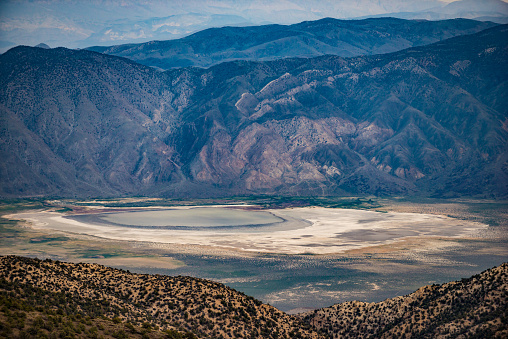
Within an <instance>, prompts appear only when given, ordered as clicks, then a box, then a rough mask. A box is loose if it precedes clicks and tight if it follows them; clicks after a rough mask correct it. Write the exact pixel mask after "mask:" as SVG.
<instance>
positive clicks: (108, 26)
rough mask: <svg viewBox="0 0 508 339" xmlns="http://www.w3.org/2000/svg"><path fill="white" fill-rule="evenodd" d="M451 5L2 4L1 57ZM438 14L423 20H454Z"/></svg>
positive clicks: (424, 0)
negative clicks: (25, 50) (43, 46)
mask: <svg viewBox="0 0 508 339" xmlns="http://www.w3.org/2000/svg"><path fill="white" fill-rule="evenodd" d="M507 1H508V0H507ZM448 2H451V0H314V1H313V0H276V1H274V0H167V1H162V0H156V1H148V0H140V1H135V0H0V52H3V51H5V50H6V49H7V48H9V47H12V46H14V45H17V44H26V45H35V44H38V43H41V42H44V43H47V44H49V45H50V46H51V47H57V46H65V47H71V48H75V47H87V46H91V45H114V44H121V43H128V42H142V41H149V40H164V39H174V38H178V37H182V36H185V35H188V34H191V33H193V32H195V31H198V30H202V29H205V28H208V27H218V26H219V27H220V26H226V25H235V26H241V25H259V24H266V23H280V24H291V23H296V22H301V21H304V20H317V19H320V18H323V17H334V18H339V19H347V18H357V17H365V16H374V15H380V14H386V13H397V12H418V11H436V10H437V11H439V10H440V9H441V8H443V7H444V6H446V5H447V3H448ZM462 2H469V5H468V6H466V8H473V7H475V8H474V11H475V13H476V14H478V13H480V14H478V15H483V14H481V13H483V12H485V13H486V14H485V15H486V16H488V15H490V14H488V13H487V12H486V11H485V10H484V9H483V8H484V7H485V8H486V7H488V8H489V10H490V9H491V8H494V9H495V11H505V9H503V8H502V7H503V6H508V5H507V4H506V3H504V2H501V1H500V0H463V1H462ZM500 4H501V5H500ZM487 5H488V6H487ZM478 6H480V7H478ZM482 6H483V7H482ZM496 6H497V7H496ZM476 7H478V8H476ZM506 12H507V13H506V14H507V15H508V10H506ZM440 15H441V16H440V17H433V16H428V15H427V16H423V18H426V19H436V18H438V19H441V18H447V17H450V16H451V17H453V15H454V14H453V13H451V14H450V13H448V14H446V15H447V16H445V15H444V14H440Z"/></svg>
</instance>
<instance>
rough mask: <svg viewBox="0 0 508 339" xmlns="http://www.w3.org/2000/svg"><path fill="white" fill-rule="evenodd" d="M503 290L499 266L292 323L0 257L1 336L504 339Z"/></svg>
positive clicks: (133, 280)
mask: <svg viewBox="0 0 508 339" xmlns="http://www.w3.org/2000/svg"><path fill="white" fill-rule="evenodd" d="M507 288H508V264H506V263H505V264H503V265H501V266H499V267H496V268H493V269H491V270H487V271H485V272H482V273H481V274H478V275H475V276H473V277H471V278H469V279H462V280H461V281H457V282H452V283H447V284H443V285H432V286H426V287H422V288H421V289H419V290H418V291H416V292H415V293H412V294H410V295H408V296H405V297H397V298H394V299H388V300H386V301H383V302H380V303H363V302H346V303H342V304H337V305H335V306H332V307H328V308H323V309H319V310H316V311H315V312H311V313H308V314H302V315H300V316H299V319H298V318H296V317H293V316H289V315H287V314H285V313H283V312H280V311H279V310H277V309H275V308H274V307H272V306H269V305H264V304H262V303H261V302H259V301H257V300H255V299H253V298H251V297H248V296H246V295H244V294H242V293H239V292H237V291H235V290H232V289H230V288H228V287H226V286H224V285H222V284H218V283H214V282H210V281H206V280H203V279H195V278H189V277H180V276H178V277H168V276H160V275H146V274H132V273H129V272H126V271H122V270H117V269H112V268H107V267H104V266H101V265H97V264H71V263H63V262H58V261H51V260H44V261H42V260H39V259H29V258H22V257H15V256H7V257H1V258H0V300H1V301H2V304H3V306H4V307H2V308H1V309H0V325H1V326H0V335H5V336H7V337H16V336H18V335H21V334H22V333H29V334H32V335H37V334H40V335H44V334H48V333H49V332H51V333H56V334H59V335H60V334H62V333H63V334H68V335H71V336H72V335H75V336H77V337H84V338H87V337H94V335H95V337H97V334H98V333H100V334H103V335H105V336H106V337H116V338H120V337H140V336H142V335H144V336H146V335H150V337H154V338H155V337H166V338H182V337H184V336H185V338H192V337H193V336H192V333H194V335H197V336H198V337H203V338H209V337H213V338H221V337H222V338H320V337H322V338H326V337H332V338H342V337H345V338H367V337H376V338H395V337H399V338H400V337H403V338H409V337H423V338H435V337H443V338H447V337H457V336H459V335H463V336H464V337H467V338H485V337H499V338H503V337H506V335H507V334H508V326H507V324H508V322H507V320H508V319H507V318H508V303H507V300H508V289H507ZM8 305H9V306H8ZM108 319H109V320H108Z"/></svg>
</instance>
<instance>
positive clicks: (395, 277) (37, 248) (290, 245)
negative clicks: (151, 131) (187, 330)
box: [0, 200, 508, 312]
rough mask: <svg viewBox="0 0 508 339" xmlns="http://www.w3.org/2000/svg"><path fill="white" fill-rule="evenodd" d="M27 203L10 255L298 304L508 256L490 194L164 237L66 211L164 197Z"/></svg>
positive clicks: (395, 288) (374, 290) (299, 210)
mask: <svg viewBox="0 0 508 339" xmlns="http://www.w3.org/2000/svg"><path fill="white" fill-rule="evenodd" d="M24 203H25V205H27V206H22V204H23V203H19V205H18V206H12V205H9V206H11V207H10V208H12V209H10V208H8V207H7V206H8V205H4V208H3V212H2V215H3V216H4V218H3V219H2V220H3V221H2V225H1V227H2V234H4V235H5V236H4V237H3V238H2V239H1V240H0V254H15V255H24V256H32V257H39V258H53V259H58V260H64V261H73V262H90V263H91V262H95V263H100V264H104V265H108V266H112V267H119V268H124V269H129V270H131V271H133V272H141V273H162V274H169V275H180V274H181V275H191V276H196V277H202V278H208V279H212V280H215V281H220V282H223V283H225V284H227V285H229V286H232V287H234V288H236V289H238V290H241V291H243V292H245V293H247V294H249V295H253V296H255V297H257V298H259V299H261V300H262V301H264V302H269V303H270V304H272V305H274V306H276V307H278V308H279V309H282V310H284V311H292V312H299V311H302V310H305V309H309V308H310V309H314V308H318V307H325V306H329V305H332V304H334V303H337V302H343V301H348V300H361V301H369V302H372V301H381V300H384V299H386V298H388V297H394V296H397V295H403V294H407V293H410V292H411V291H413V290H415V289H417V288H418V287H420V286H422V285H427V284H432V283H442V282H446V281H450V280H455V279H459V278H462V277H467V276H469V275H471V274H474V273H475V272H478V271H481V270H483V269H486V268H488V267H491V266H493V265H498V264H500V263H502V262H503V261H506V259H507V258H508V250H507V247H506V243H507V234H508V233H507V232H506V230H507V227H508V225H506V220H508V218H507V211H506V205H505V204H503V203H499V202H491V201H480V202H479V201H447V202H445V203H443V202H435V201H419V202H408V201H398V200H380V201H378V204H377V205H375V206H374V207H372V206H368V207H370V208H369V211H365V210H358V209H330V208H324V207H329V206H326V205H325V206H324V207H323V206H322V207H312V208H311V207H299V206H296V207H295V208H290V209H287V208H286V209H273V206H268V207H272V209H269V211H270V212H271V213H273V214H274V215H277V216H280V217H283V218H285V219H288V218H292V220H293V222H294V223H293V224H292V226H291V227H290V228H289V229H287V230H284V229H273V230H271V231H270V232H265V233H262V232H258V233H257V234H253V233H242V232H238V233H234V232H233V233H230V234H229V233H227V232H226V233H225V232H222V233H221V234H218V235H216V236H215V237H210V234H209V233H207V232H204V231H202V230H201V231H193V232H191V233H192V234H184V235H179V236H174V234H173V236H172V237H168V238H166V239H164V237H161V234H160V233H159V234H157V232H160V231H157V230H155V231H154V230H145V229H143V230H139V229H137V230H136V229H126V228H120V229H119V230H118V231H117V232H116V233H114V232H111V227H109V228H107V227H106V228H105V227H100V226H97V225H87V227H88V229H85V231H83V230H84V228H79V227H81V226H83V225H80V224H79V223H78V222H77V221H74V220H70V219H64V218H62V215H63V214H62V213H63V212H65V213H66V214H69V215H70V214H83V212H87V213H90V212H92V211H95V212H99V211H105V210H107V211H113V210H122V209H127V208H130V209H132V208H133V207H132V205H133V204H138V205H141V204H143V205H144V206H145V207H147V208H150V207H153V206H157V205H160V201H150V202H147V201H138V202H133V201H132V200H128V201H121V200H118V201H115V202H114V203H113V202H112V201H103V202H97V201H93V202H71V201H65V202H43V203H41V202H24ZM190 203H195V201H194V202H190ZM229 203H230V202H228V204H229ZM30 204H31V206H29V205H30ZM37 204H39V205H37ZM276 207H278V206H276ZM283 207H288V206H287V205H286V206H283ZM138 208H139V206H138ZM185 208H188V207H185ZM249 208H253V207H252V206H250V207H249ZM364 208H365V207H364ZM34 209H35V211H34ZM71 210H72V211H71ZM376 211H377V212H376ZM380 212H384V213H380ZM13 214H16V215H17V216H13ZM8 219H10V220H12V221H9V220H8ZM13 219H23V220H22V221H19V220H18V221H14V220H13ZM302 220H306V222H302ZM72 223H74V224H72ZM299 223H300V224H299ZM76 225H77V226H79V227H78V228H73V227H76ZM295 225H296V226H295ZM69 227H70V228H71V229H70V230H71V231H72V232H69ZM126 230H127V231H129V232H131V233H130V234H129V232H126ZM108 232H109V233H108ZM122 232H124V234H122ZM126 235H127V236H128V237H129V238H127V239H126V238H125V236H126Z"/></svg>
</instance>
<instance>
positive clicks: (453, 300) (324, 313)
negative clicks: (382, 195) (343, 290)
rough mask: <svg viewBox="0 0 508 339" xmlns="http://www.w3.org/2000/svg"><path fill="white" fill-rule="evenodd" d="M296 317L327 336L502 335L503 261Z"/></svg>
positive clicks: (506, 294) (506, 331)
mask: <svg viewBox="0 0 508 339" xmlns="http://www.w3.org/2000/svg"><path fill="white" fill-rule="evenodd" d="M301 316H302V318H304V320H305V322H307V323H310V324H311V325H312V327H313V328H315V329H316V330H323V331H324V332H326V333H327V334H328V335H329V336H330V337H331V338H506V337H507V336H508V264H506V263H505V264H503V265H501V266H499V267H496V268H493V269H491V270H487V271H485V272H482V273H481V274H478V275H475V276H473V277H471V278H469V279H462V280H461V281H456V282H451V283H447V284H443V285H432V286H425V287H422V288H420V289H419V290H418V291H416V292H414V293H412V294H410V295H407V296H404V297H398V298H394V299H388V300H385V301H383V302H379V303H364V302H358V301H353V302H346V303H342V304H337V305H334V306H332V307H327V308H323V309H320V310H316V311H315V312H312V313H309V314H307V315H301Z"/></svg>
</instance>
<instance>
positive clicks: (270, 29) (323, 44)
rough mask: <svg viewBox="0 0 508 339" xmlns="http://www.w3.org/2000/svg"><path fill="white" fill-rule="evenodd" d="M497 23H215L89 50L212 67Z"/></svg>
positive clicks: (358, 50)
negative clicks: (178, 34) (180, 34)
mask: <svg viewBox="0 0 508 339" xmlns="http://www.w3.org/2000/svg"><path fill="white" fill-rule="evenodd" d="M494 25H495V24H493V23H492V22H481V21H474V20H466V19H454V20H442V21H426V20H402V19H395V18H377V19H365V20H338V19H332V18H326V19H321V20H317V21H306V22H302V23H299V24H294V25H288V26H284V25H265V26H252V27H222V28H211V29H206V30H204V31H201V32H197V33H194V34H192V35H190V36H188V37H185V38H182V39H177V40H167V41H150V42H147V43H140V44H125V45H117V46H111V47H99V46H97V47H90V48H88V49H89V50H92V51H96V52H101V53H105V54H111V55H116V56H121V57H125V58H128V59H131V60H134V61H136V62H139V63H140V64H143V65H147V66H154V67H159V68H162V69H171V68H178V67H188V66H196V67H210V66H213V65H216V64H219V63H221V62H225V61H232V60H256V61H267V60H275V59H281V58H294V57H316V56H321V55H325V54H333V55H338V56H341V57H352V56H357V55H369V54H381V53H389V52H395V51H400V50H401V49H405V48H409V47H414V46H421V45H426V44H430V43H433V42H436V41H439V40H444V39H448V38H451V37H454V36H458V35H463V34H472V33H477V32H479V31H481V30H483V29H487V28H489V27H493V26H494Z"/></svg>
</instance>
